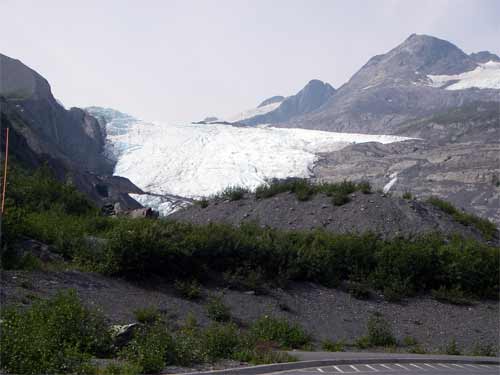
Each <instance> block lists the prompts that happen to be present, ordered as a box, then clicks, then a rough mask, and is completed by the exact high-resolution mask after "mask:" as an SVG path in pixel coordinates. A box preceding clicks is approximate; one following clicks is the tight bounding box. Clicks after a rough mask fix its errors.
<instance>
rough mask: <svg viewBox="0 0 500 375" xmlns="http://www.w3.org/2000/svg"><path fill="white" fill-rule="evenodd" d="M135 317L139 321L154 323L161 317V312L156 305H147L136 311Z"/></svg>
mask: <svg viewBox="0 0 500 375" xmlns="http://www.w3.org/2000/svg"><path fill="white" fill-rule="evenodd" d="M134 315H135V319H136V320H137V321H138V322H139V323H143V324H152V323H155V322H157V321H159V320H160V319H161V314H160V312H159V311H158V309H157V308H156V307H145V308H142V309H137V310H135V311H134Z"/></svg>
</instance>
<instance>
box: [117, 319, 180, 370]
mask: <svg viewBox="0 0 500 375" xmlns="http://www.w3.org/2000/svg"><path fill="white" fill-rule="evenodd" d="M120 355H121V357H122V358H124V359H126V360H127V361H130V362H131V363H133V364H135V365H137V366H139V367H140V368H141V372H144V373H146V374H155V373H158V372H160V371H161V370H162V369H163V368H164V367H165V366H167V365H170V364H174V363H175V343H174V340H173V338H172V336H171V335H170V334H169V332H168V331H167V328H166V327H165V326H164V325H163V324H162V323H155V324H153V325H149V326H144V327H142V328H141V329H140V330H138V331H137V333H136V334H135V335H134V338H133V339H132V340H131V341H130V342H129V343H128V344H127V346H126V347H124V348H123V349H122V351H121V352H120Z"/></svg>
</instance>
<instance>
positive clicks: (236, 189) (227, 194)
mask: <svg viewBox="0 0 500 375" xmlns="http://www.w3.org/2000/svg"><path fill="white" fill-rule="evenodd" d="M248 193H250V190H248V189H247V188H244V187H241V186H229V187H227V188H225V189H224V190H223V191H222V192H220V193H219V194H216V195H215V197H214V198H215V199H225V200H230V201H239V200H240V199H243V198H244V197H245V195H246V194H248Z"/></svg>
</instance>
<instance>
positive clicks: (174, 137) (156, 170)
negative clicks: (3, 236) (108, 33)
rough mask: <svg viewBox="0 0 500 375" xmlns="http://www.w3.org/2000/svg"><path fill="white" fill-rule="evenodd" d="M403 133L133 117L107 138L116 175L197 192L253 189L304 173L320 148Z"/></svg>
mask: <svg viewBox="0 0 500 375" xmlns="http://www.w3.org/2000/svg"><path fill="white" fill-rule="evenodd" d="M122 125H123V124H122ZM121 130H123V127H122V128H121ZM405 139H408V138H405V137H397V136H388V135H367V134H351V133H332V132H324V131H316V130H305V129H282V128H280V129H278V128H272V127H233V126H228V125H222V124H203V125H198V124H189V125H162V124H158V123H148V122H141V121H134V122H131V123H129V124H128V126H127V131H126V132H123V131H120V132H114V133H111V134H109V135H108V139H107V143H108V150H115V152H117V153H118V154H117V164H116V167H115V174H116V175H119V176H124V177H127V178H129V179H130V180H131V181H132V182H133V183H135V184H136V185H137V186H139V187H140V188H141V189H143V190H144V191H148V192H152V193H155V194H175V195H178V196H183V197H194V198H196V197H201V196H209V195H212V194H215V193H217V192H219V191H221V190H223V189H224V188H226V187H227V186H245V187H248V188H250V189H253V188H255V187H257V186H258V185H260V184H262V183H263V182H265V180H266V179H269V178H286V177H292V176H294V177H308V176H310V173H311V167H312V165H313V163H314V162H315V161H316V160H317V157H318V156H317V154H318V153H319V152H329V151H335V150H339V149H341V148H343V147H345V146H346V145H348V144H351V143H356V142H381V143H390V142H396V141H402V140H405ZM141 203H143V204H146V205H147V204H148V203H147V202H141ZM155 205H158V202H155Z"/></svg>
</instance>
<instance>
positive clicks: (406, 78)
mask: <svg viewBox="0 0 500 375" xmlns="http://www.w3.org/2000/svg"><path fill="white" fill-rule="evenodd" d="M497 59H498V56H496V55H494V54H491V53H489V52H480V53H478V54H472V55H467V54H465V53H464V52H463V51H461V50H460V49H459V48H458V47H456V46H454V45H453V44H451V43H449V42H447V41H444V40H441V39H438V38H434V37H431V36H426V35H415V34H414V35H411V36H410V37H409V38H408V39H407V40H406V41H404V42H403V43H402V44H401V45H399V46H397V47H396V48H394V49H393V50H391V51H389V52H388V53H386V54H383V55H378V56H374V57H373V58H371V59H370V60H369V61H368V62H367V63H366V64H365V65H364V66H363V67H362V68H361V69H360V70H359V71H358V72H357V73H356V74H355V75H354V76H353V77H352V78H351V79H350V80H349V81H348V82H347V83H346V84H345V85H343V86H342V87H341V88H339V89H338V90H337V91H336V92H335V93H334V94H333V95H332V96H331V98H330V99H329V100H328V102H327V103H325V104H323V105H322V106H321V107H320V108H318V109H317V110H316V111H314V112H311V113H309V114H306V115H304V116H298V117H294V118H292V119H290V120H289V121H282V123H281V124H279V125H277V126H283V127H303V128H308V129H321V130H330V131H344V132H360V133H373V134H396V133H397V134H402V133H401V131H400V125H401V124H403V123H405V122H408V121H410V120H415V119H418V118H422V117H426V116H430V115H432V114H434V113H436V112H441V111H443V110H446V109H451V108H454V107H457V106H462V105H464V104H467V103H471V102H477V101H483V102H487V101H492V102H495V103H499V102H500V92H499V90H495V89H473V88H471V89H467V90H453V91H452V90H446V89H445V87H444V88H436V87H431V86H430V84H429V81H430V79H429V77H428V75H453V74H459V73H463V72H467V71H472V70H474V69H475V68H477V67H478V63H480V62H483V61H485V60H488V61H489V60H497ZM406 130H413V129H408V128H407V129H406ZM405 135H411V134H410V133H405Z"/></svg>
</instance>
